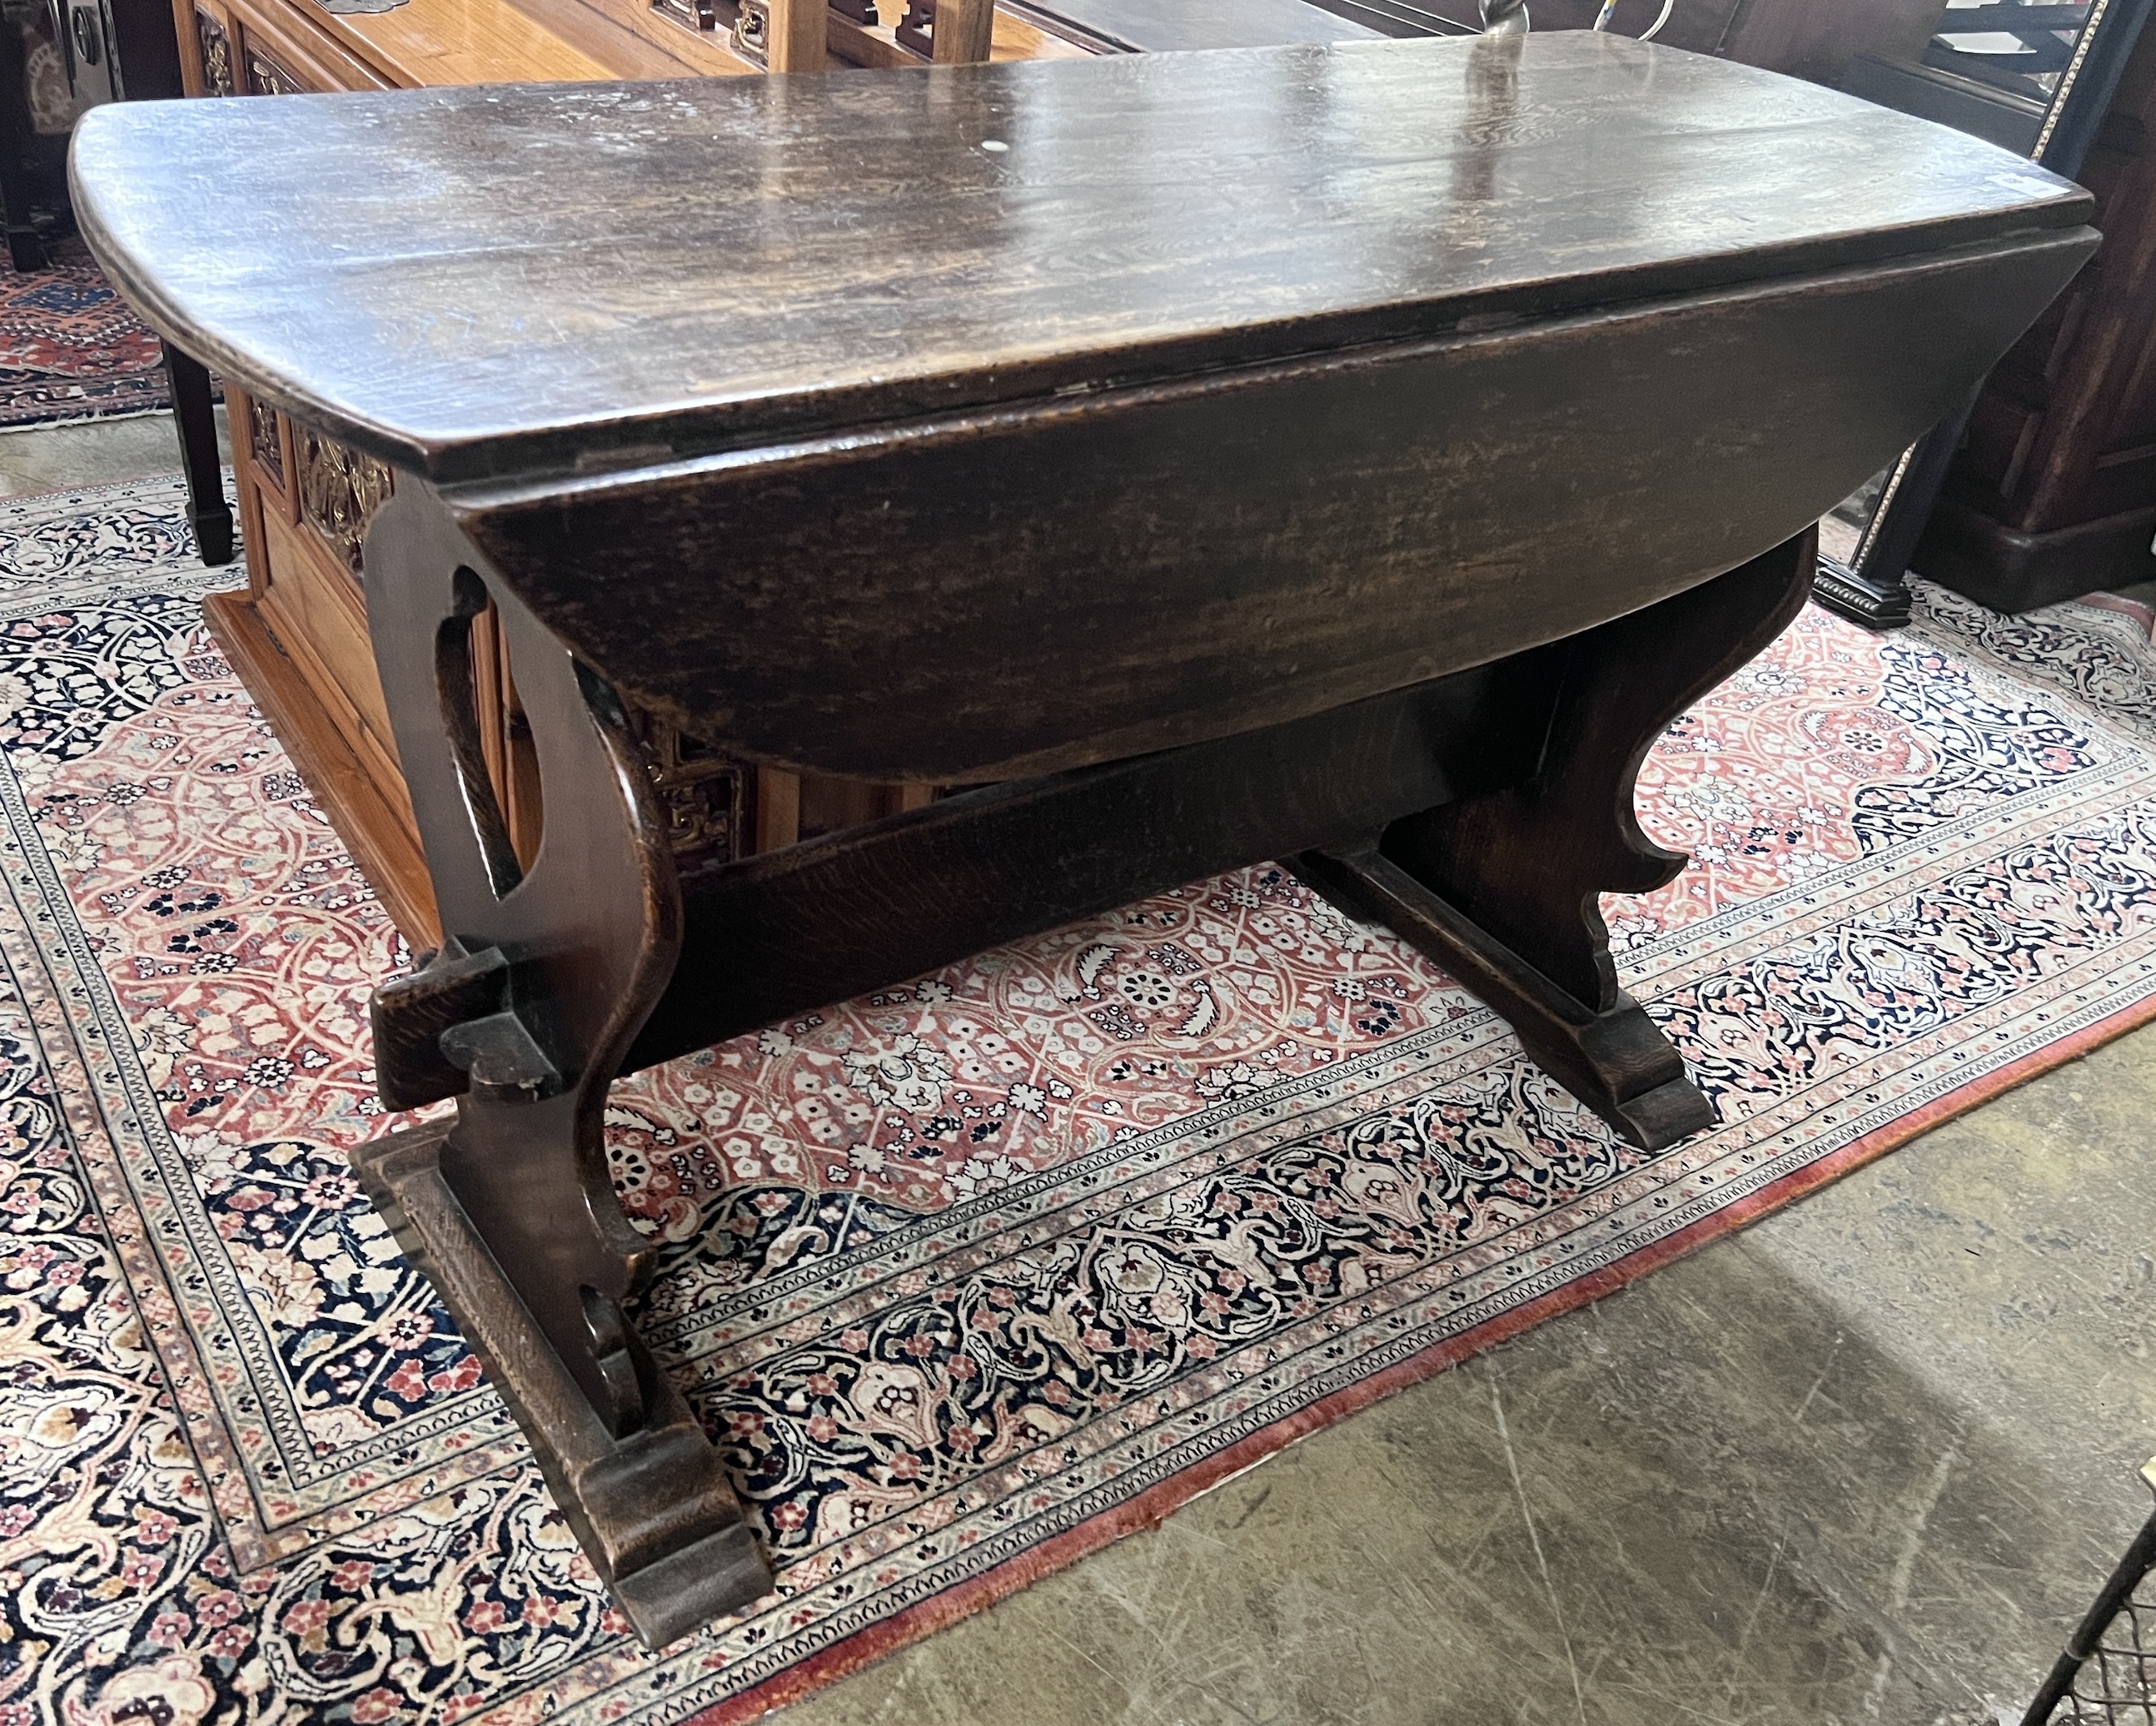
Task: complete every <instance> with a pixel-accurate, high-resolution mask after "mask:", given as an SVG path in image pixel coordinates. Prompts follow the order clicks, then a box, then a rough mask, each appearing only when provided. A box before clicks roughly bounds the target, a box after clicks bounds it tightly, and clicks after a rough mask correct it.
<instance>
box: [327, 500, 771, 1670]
mask: <svg viewBox="0 0 2156 1726" xmlns="http://www.w3.org/2000/svg"><path fill="white" fill-rule="evenodd" d="M364 563H365V570H366V582H367V612H368V622H369V627H370V629H371V631H372V635H373V638H374V644H375V659H376V664H377V668H378V669H379V670H380V673H381V675H382V688H383V691H384V693H385V694H386V695H387V696H388V704H389V710H390V718H391V723H392V725H393V728H394V730H395V732H396V737H397V747H398V756H399V759H400V760H401V761H402V762H403V768H404V773H405V778H406V781H407V783H408V786H409V787H410V789H411V792H412V803H413V812H414V813H415V815H416V816H417V817H418V823H419V830H420V835H421V837H422V839H423V843H424V844H425V848H426V853H427V863H428V870H429V874H430V875H431V876H432V878H433V880H434V892H435V899H436V902H437V904H438V905H439V909H440V912H441V919H442V930H443V935H444V941H443V946H442V949H441V951H440V952H439V954H438V955H436V957H435V958H434V960H433V961H432V962H431V963H429V965H428V966H427V967H426V969H424V970H423V971H420V972H418V974H417V975H415V976H411V977H407V978H401V979H398V980H397V981H393V982H391V983H388V984H385V985H384V986H382V988H381V989H380V990H378V991H377V992H376V999H375V1008H374V1022H375V1032H376V1037H375V1043H376V1048H375V1061H376V1069H377V1073H378V1074H379V1083H380V1086H381V1089H382V1098H383V1100H384V1101H385V1103H387V1104H388V1105H389V1106H390V1107H392V1108H403V1107H408V1106H410V1105H411V1104H413V1102H415V1101H417V1100H418V1099H424V1098H434V1097H439V1096H443V1095H447V1094H451V1093H457V1114H456V1119H454V1122H451V1123H448V1124H434V1125H430V1126H428V1127H425V1128H422V1129H416V1130H413V1131H410V1132H405V1133H400V1134H393V1135H392V1136H390V1137H389V1138H388V1139H385V1140H377V1142H375V1143H374V1144H372V1145H366V1146H362V1148H361V1150H359V1151H358V1152H357V1153H356V1154H355V1156H354V1166H355V1169H356V1171H357V1173H358V1175H359V1176H360V1178H361V1180H362V1181H363V1182H364V1183H365V1184H366V1186H367V1189H368V1191H369V1192H370V1194H371V1195H372V1196H373V1198H374V1199H375V1201H376V1203H377V1206H379V1207H380V1208H381V1210H382V1213H383V1216H384V1218H385V1220H386V1221H388V1222H389V1224H390V1225H391V1227H393V1229H395V1230H396V1231H397V1232H398V1240H399V1241H400V1242H401V1243H402V1244H403V1246H404V1247H405V1248H406V1250H407V1252H408V1253H410V1255H411V1256H412V1257H413V1262H415V1263H416V1264H418V1265H419V1266H420V1267H421V1268H422V1269H423V1270H424V1271H425V1272H426V1273H427V1274H428V1275H429V1277H430V1278H432V1279H433V1281H434V1286H435V1288H436V1290H437V1291H438V1292H439V1293H440V1295H441V1296H442V1298H443V1299H444V1302H445V1303H447V1304H448V1305H449V1309H450V1311H451V1312H453V1313H454V1314H455V1315H456V1318H457V1321H458V1323H459V1325H460V1326H462V1327H463V1329H464V1333H465V1336H466V1338H467V1339H469V1340H470V1343H471V1344H472V1346H473V1349H474V1350H475V1352H476V1353H477V1354H478V1355H479V1356H480V1360H481V1361H482V1362H483V1363H484V1364H485V1366H486V1368H487V1370H488V1372H489V1373H490V1375H492V1377H493V1379H494V1381H495V1385H497V1386H498V1387H499V1388H500V1391H501V1392H502V1395H503V1396H504V1397H505V1399H506V1401H508V1402H509V1404H510V1406H511V1409H512V1410H513V1411H515V1412H516V1416H517V1419H518V1421H519V1423H520V1424H521V1426H522V1427H523V1429H524V1432H525V1435H526V1437H528V1438H529V1439H530V1440H531V1445H532V1447H533V1449H534V1451H535V1452H536V1453H537V1456H538V1459H539V1462H540V1466H541V1467H542V1469H543V1470H544V1471H545V1472H546V1474H547V1481H548V1483H549V1484H550V1485H551V1486H552V1488H553V1489H554V1493H555V1496H556V1498H557V1500H558V1501H559V1502H560V1503H561V1506H562V1512H563V1513H564V1515H566V1516H567V1518H568V1519H569V1521H570V1523H571V1524H572V1527H574V1528H575V1529H576V1530H577V1534H578V1536H579V1538H580V1539H582V1540H583V1544H584V1548H585V1550H586V1551H587V1553H588V1554H590V1556H591V1558H592V1560H593V1563H594V1564H595V1565H597V1566H598V1569H599V1570H600V1571H601V1573H602V1575H603V1576H604V1577H605V1579H606V1580H607V1581H608V1584H609V1585H610V1586H611V1587H612V1588H613V1592H614V1595H615V1598H616V1599H617V1600H618V1601H619V1602H620V1604H621V1606H622V1607H623V1609H624V1611H626V1612H627V1613H628V1615H629V1618H630V1621H632V1622H633V1623H634V1625H635V1626H636V1627H637V1629H638V1631H639V1633H640V1634H641V1635H642V1636H644V1639H645V1641H647V1642H649V1643H650V1644H651V1645H652V1646H654V1647H657V1646H660V1645H661V1644H664V1643H665V1642H668V1641H672V1640H673V1639H674V1638H675V1637H676V1636H681V1635H683V1634H685V1632H687V1631H690V1630H693V1629H694V1628H696V1626H698V1625H700V1624H702V1623H704V1622H706V1621H708V1620H709V1619H711V1617H713V1616H717V1615H718V1614H721V1613H723V1612H727V1611H734V1610H736V1609H737V1608H739V1607H741V1606H746V1605H747V1603H748V1602H749V1601H752V1600H755V1599H756V1598H757V1597H758V1596H759V1595H762V1594H765V1593H767V1592H768V1591H769V1589H770V1586H771V1575H770V1570H769V1569H768V1567H767V1565H766V1563H765V1561H764V1559H763V1557H762V1554H761V1552H760V1551H759V1550H758V1549H757V1546H756V1544H755V1542H754V1540H753V1539H752V1534H751V1531H750V1529H749V1527H748V1525H747V1523H746V1522H745V1520H744V1519H743V1518H742V1512H741V1507H740V1505H739V1503H738V1502H737V1500H736V1498H735V1496H734V1493H733V1490H732V1488H731V1485H730V1484H729V1483H728V1482H727V1480H726V1474H725V1472H724V1470H723V1469H722V1467H721V1465H720V1462H719V1459H718V1456H717V1453H716V1452H715V1451H713V1450H712V1448H711V1445H710V1443H709V1442H708V1441H707V1440H706V1438H705V1437H704V1433H703V1431H702V1428H701V1426H699V1425H698V1424H697V1422H696V1417H695V1416H694V1415H693V1414H691V1413H690V1410H689V1408H688V1406H687V1405H686V1404H685V1402H684V1401H683V1400H682V1398H681V1396H680V1392H679V1391H676V1390H675V1388H674V1386H673V1385H672V1383H671V1382H670V1380H668V1378H667V1377H666V1375H665V1373H664V1372H663V1371H662V1370H660V1368H659V1367H658V1365H656V1363H655V1362H654V1361H653V1360H652V1358H651V1356H650V1355H649V1352H648V1351H647V1350H645V1348H644V1344H643V1343H642V1342H641V1341H640V1339H639V1338H638V1336H637V1334H636V1332H635V1329H634V1325H633V1324H631V1322H630V1319H629V1312H628V1305H629V1301H630V1299H631V1298H632V1297H633V1295H634V1292H635V1291H636V1289H637V1288H639V1286H640V1285H641V1284H642V1283H643V1282H644V1280H645V1279H646V1278H648V1277H649V1273H650V1271H651V1268H652V1262H653V1257H654V1249H653V1247H652V1246H651V1245H650V1243H649V1242H647V1241H646V1240H644V1237H642V1236H640V1235H639V1234H638V1233H637V1232H635V1231H634V1229H633V1228H631V1227H629V1222H628V1220H627V1218H626V1217H624V1216H623V1214H622V1211H621V1207H620V1204H619V1201H618V1200H617V1199H616V1198H615V1196H614V1193H613V1187H612V1186H611V1184H610V1183H609V1181H608V1175H607V1168H606V1155H605V1150H604V1146H603V1142H602V1137H601V1129H602V1124H603V1115H604V1110H605V1106H606V1096H607V1089H608V1085H609V1084H610V1083H612V1081H613V1078H614V1075H615V1074H616V1073H618V1072H619V1070H620V1066H621V1062H622V1058H623V1056H624V1053H626V1052H627V1050H628V1047H629V1042H630V1040H631V1039H632V1038H633V1037H634V1036H635V1034H636V1032H637V1031H638V1030H639V1028H640V1027H641V1026H642V1024H643V1022H644V1019H645V1017H647V1016H648V1015H649V1012H650V1011H651V1008H652V1006H653V1004H654V1002H655V1001H657V999H658V997H659V996H660V992H661V991H663V990H664V989H665V986H666V983H667V981H668V980H669V979H670V976H672V974H673V971H674V966H675V959H676V956H677V955H678V954H679V951H680V938H681V930H680V924H681V904H680V883H679V880H678V878H677V876H676V874H675V865H674V859H673V854H672V852H671V850H670V848H669V846H668V844H667V839H666V827H665V819H664V817H662V815H661V814H660V812H659V810H658V808H657V807H656V805H655V803H654V800H653V796H652V792H651V789H650V786H649V777H648V775H647V774H646V773H645V771H644V763H643V761H642V759H641V757H640V755H639V752H638V750H637V745H636V744H635V742H634V737H633V736H632V735H631V733H630V730H629V721H628V719H627V716H626V715H625V714H624V712H623V711H622V709H621V705H620V704H619V701H618V700H617V699H615V697H614V695H613V692H612V690H611V689H608V688H607V686H606V685H605V684H603V683H601V682H600V681H599V680H598V679H596V678H595V677H593V675H592V674H591V673H589V672H588V671H587V670H586V669H584V668H583V667H582V666H580V665H578V664H577V663H576V661H575V660H574V659H573V658H572V657H571V656H570V654H569V653H568V651H567V648H564V647H562V644H561V643H560V642H559V641H557V640H556V639H555V638H553V637H552V635H551V634H550V633H548V632H547V630H546V629H545V627H543V626H542V625H541V624H540V623H538V622H536V620H535V619H534V618H533V617H531V614H530V613H529V612H526V610H525V609H524V607H522V605H521V604H520V603H519V602H517V601H516V599H515V597H513V596H511V594H509V593H508V592H506V589H502V588H500V586H496V585H494V584H490V582H489V581H488V580H487V578H486V576H485V575H484V574H482V573H480V571H484V570H485V563H484V561H482V560H481V559H480V556H479V555H478V554H477V552H476V551H475V550H474V549H473V548H472V547H471V546H470V545H469V544H468V543H467V542H466V541H465V539H464V538H463V536H462V535H461V534H459V532H458V530H457V529H456V527H455V525H454V523H453V522H451V521H450V520H449V519H448V517H447V515H446V514H445V513H444V511H443V510H442V509H441V507H440V505H439V504H438V503H436V502H435V500H434V498H433V496H432V494H430V493H429V490H428V489H427V488H426V486H425V484H423V482H422V481H420V480H418V479H413V478H408V476H405V475H402V474H400V475H399V476H398V486H397V490H396V494H395V495H394V496H393V499H391V501H390V502H389V503H388V504H387V505H386V506H385V507H384V508H383V510H382V513H381V514H380V515H378V516H377V518H376V520H375V523H374V525H373V526H372V529H371V530H369V533H368V535H367V545H366V556H365V559H364ZM490 606H491V607H492V611H493V617H494V624H493V627H495V628H497V629H498V630H499V631H500V635H501V638H502V639H503V641H504V642H505V643H506V647H507V650H508V658H509V663H510V664H511V667H512V668H514V672H515V675H516V689H517V693H518V694H519V696H520V697H521V700H522V703H523V708H524V712H525V714H526V719H527V720H528V721H529V722H530V725H531V735H532V740H533V743H534V745H535V747H536V755H537V760H538V777H539V781H540V785H541V787H542V796H543V800H544V817H543V822H544V826H543V832H542V836H541V837H540V842H539V846H538V850H537V853H536V856H533V857H531V859H530V864H529V867H528V868H527V867H526V863H525V862H524V860H523V859H522V858H520V857H519V855H518V853H517V849H516V846H515V845H514V844H513V843H512V842H511V833H510V830H509V824H508V820H507V817H506V815H505V813H504V812H503V810H502V807H501V805H500V799H499V797H498V796H497V795H496V792H495V785H494V779H493V776H492V775H490V772H489V771H488V766H487V760H486V753H485V748H484V747H483V745H482V740H481V735H480V713H479V709H478V705H477V703H476V701H475V677H474V671H473V657H472V651H471V631H472V627H473V626H474V625H475V623H476V622H478V621H479V619H480V617H482V616H484V615H485V614H486V613H487V612H488V611H489V608H490Z"/></svg>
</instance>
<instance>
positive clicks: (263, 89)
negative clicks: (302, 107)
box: [247, 44, 307, 96]
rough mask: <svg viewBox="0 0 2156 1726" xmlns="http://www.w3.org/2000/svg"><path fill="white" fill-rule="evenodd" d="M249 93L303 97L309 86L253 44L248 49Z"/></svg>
mask: <svg viewBox="0 0 2156 1726" xmlns="http://www.w3.org/2000/svg"><path fill="white" fill-rule="evenodd" d="M247 93H248V94H249V95H251V96H303V95H306V94H307V86H306V85H304V84H302V83H300V79H299V78H298V76H297V75H296V74H294V73H291V72H288V71H287V70H285V68H284V67H282V66H280V65H279V64H277V62H276V61H275V60H273V59H270V58H269V55H268V54H264V53H263V52H262V50H261V49H259V48H256V47H254V45H253V44H249V47H248V49H247Z"/></svg>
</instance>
